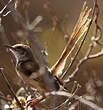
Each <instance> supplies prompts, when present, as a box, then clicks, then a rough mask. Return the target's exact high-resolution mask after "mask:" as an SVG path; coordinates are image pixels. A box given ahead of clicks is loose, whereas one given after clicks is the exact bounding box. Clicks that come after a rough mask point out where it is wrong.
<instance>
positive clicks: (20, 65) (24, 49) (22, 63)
mask: <svg viewBox="0 0 103 110" xmlns="http://www.w3.org/2000/svg"><path fill="white" fill-rule="evenodd" d="M90 11H91V9H89V10H88V7H87V6H86V2H85V3H84V5H83V8H82V11H81V13H80V17H79V19H78V21H77V23H76V26H75V27H74V30H73V33H72V35H71V37H70V39H69V41H68V43H67V45H66V47H65V48H64V50H63V52H62V54H61V56H60V58H59V59H58V61H57V62H56V63H55V64H54V65H53V66H52V67H51V68H50V69H48V71H49V72H48V75H49V78H50V80H52V82H53V83H54V85H55V88H53V89H49V91H54V90H55V91H57V90H59V89H60V85H62V82H61V81H60V79H59V77H60V76H61V75H62V70H63V69H64V66H65V63H66V60H67V58H68V56H69V55H70V53H71V51H72V50H73V49H74V47H75V44H76V43H77V41H78V40H79V39H80V38H81V37H82V36H83V35H84V34H85V32H86V31H87V29H88V26H89V24H90V21H91V19H89V18H88V17H89V13H90ZM6 47H7V48H8V49H9V50H10V52H11V53H12V54H13V55H14V57H15V59H16V60H15V69H16V71H17V74H18V76H19V77H20V78H21V79H22V80H23V81H24V82H25V83H27V84H30V85H32V86H33V87H35V88H36V89H38V90H40V91H46V92H48V90H47V88H46V85H45V81H44V78H43V74H42V72H41V67H40V65H39V61H37V59H36V58H35V57H34V56H33V54H32V51H31V48H30V47H29V46H27V45H24V44H15V45H13V46H6Z"/></svg>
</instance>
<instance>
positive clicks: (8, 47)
mask: <svg viewBox="0 0 103 110" xmlns="http://www.w3.org/2000/svg"><path fill="white" fill-rule="evenodd" d="M4 47H6V48H7V49H9V50H12V51H15V48H14V47H12V46H10V45H4Z"/></svg>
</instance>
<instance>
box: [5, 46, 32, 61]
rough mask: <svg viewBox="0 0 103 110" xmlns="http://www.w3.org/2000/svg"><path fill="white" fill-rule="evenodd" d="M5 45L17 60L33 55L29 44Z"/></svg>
mask: <svg viewBox="0 0 103 110" xmlns="http://www.w3.org/2000/svg"><path fill="white" fill-rule="evenodd" d="M5 47H6V48H8V49H9V51H10V52H11V53H12V54H13V55H14V57H15V58H16V61H17V62H18V61H19V60H24V59H27V58H31V57H32V52H31V50H30V48H29V46H27V45H24V44H15V45H13V46H9V45H6V46H5Z"/></svg>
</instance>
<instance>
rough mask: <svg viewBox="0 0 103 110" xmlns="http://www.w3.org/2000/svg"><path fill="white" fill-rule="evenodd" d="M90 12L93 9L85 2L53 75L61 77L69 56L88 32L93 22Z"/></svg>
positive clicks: (54, 66) (55, 65) (53, 69)
mask: <svg viewBox="0 0 103 110" xmlns="http://www.w3.org/2000/svg"><path fill="white" fill-rule="evenodd" d="M90 11H91V9H89V10H88V7H87V6H86V2H85V3H84V5H83V8H82V10H81V13H80V17H79V19H78V21H77V23H76V25H75V27H74V30H73V33H72V35H71V37H70V40H69V41H68V43H67V45H66V47H65V48H64V50H63V52H62V54H61V56H60V58H59V59H58V61H57V62H56V63H55V64H54V65H53V66H52V68H51V71H52V73H53V74H55V75H56V76H57V77H59V76H61V74H62V70H63V69H64V66H65V63H66V60H67V58H68V56H69V55H70V53H71V52H72V50H73V49H74V47H75V45H76V43H77V42H78V40H79V39H80V38H81V37H82V36H83V35H84V34H85V32H86V31H87V29H88V25H89V23H90V21H91V19H89V18H88V17H89V13H90Z"/></svg>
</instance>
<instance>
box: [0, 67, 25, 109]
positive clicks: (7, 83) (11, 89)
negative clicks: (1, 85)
mask: <svg viewBox="0 0 103 110" xmlns="http://www.w3.org/2000/svg"><path fill="white" fill-rule="evenodd" d="M0 73H1V75H2V77H3V79H4V81H5V83H6V85H7V86H8V88H9V90H10V92H11V93H12V95H13V96H14V98H15V100H16V101H17V103H18V105H19V107H20V108H21V110H24V107H23V106H22V105H21V103H20V101H19V100H18V98H17V97H16V94H15V92H14V90H13V88H12V87H11V85H10V83H9V82H8V80H7V78H6V76H5V74H4V72H3V68H0Z"/></svg>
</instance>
